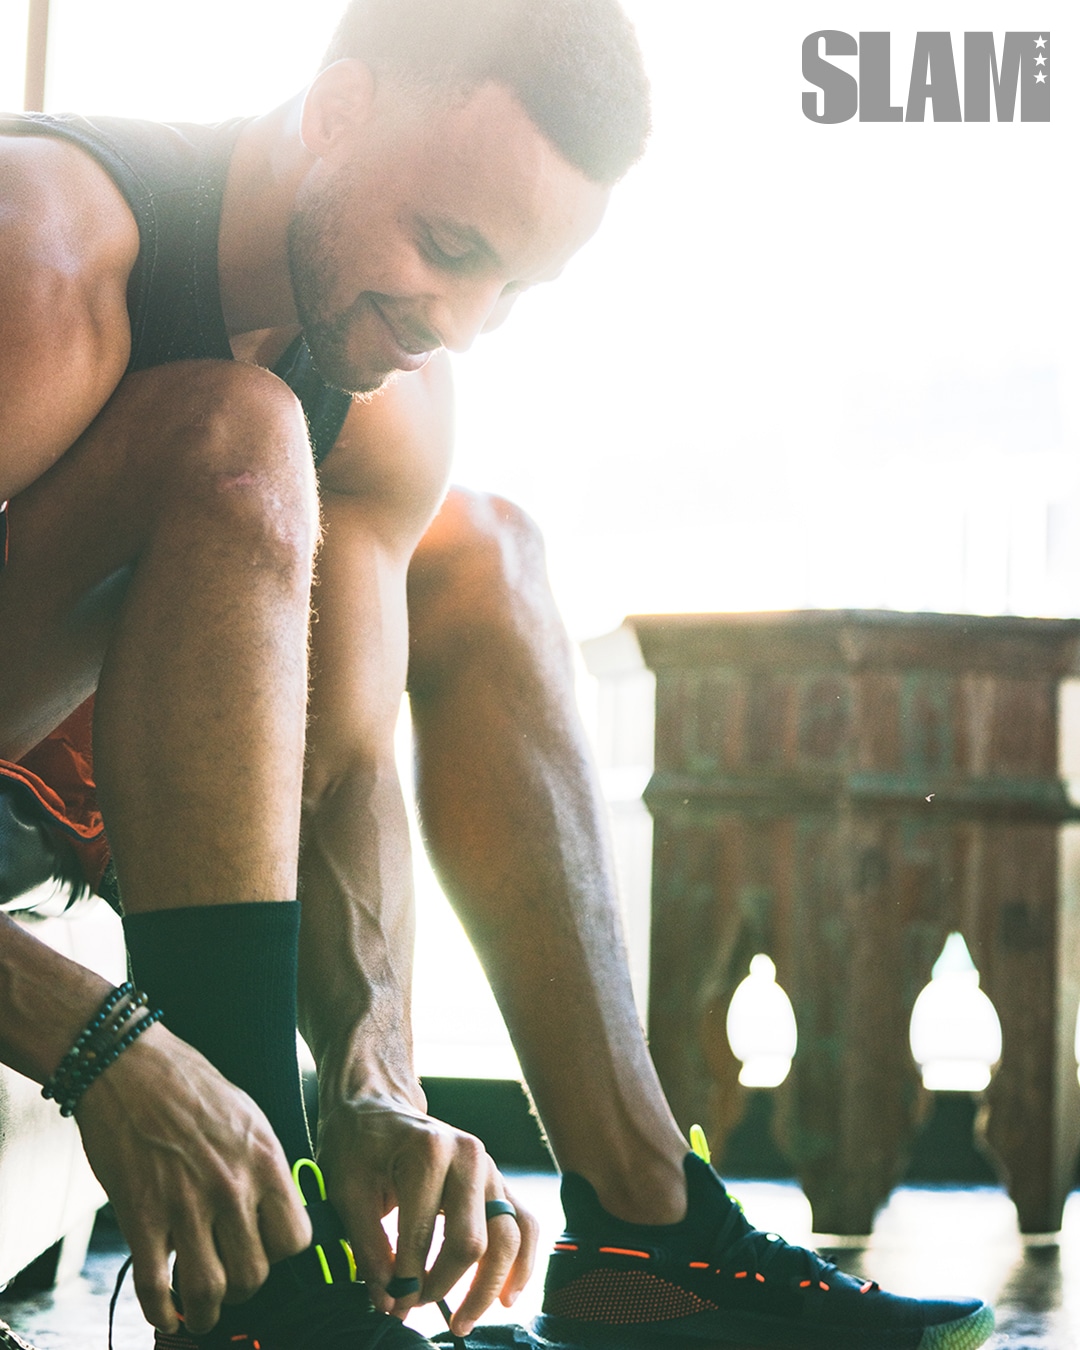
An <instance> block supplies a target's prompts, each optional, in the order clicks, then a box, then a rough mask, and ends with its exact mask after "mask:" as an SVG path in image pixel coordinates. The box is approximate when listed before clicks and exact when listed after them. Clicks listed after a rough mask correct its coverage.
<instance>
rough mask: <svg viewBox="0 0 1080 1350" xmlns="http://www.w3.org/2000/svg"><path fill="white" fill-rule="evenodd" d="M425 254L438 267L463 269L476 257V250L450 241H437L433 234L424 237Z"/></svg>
mask: <svg viewBox="0 0 1080 1350" xmlns="http://www.w3.org/2000/svg"><path fill="white" fill-rule="evenodd" d="M423 246H424V252H425V253H426V254H427V256H428V257H429V258H430V259H431V261H432V262H433V263H435V264H436V266H438V267H448V268H455V267H462V266H464V265H466V264H468V263H469V262H470V261H471V260H472V258H473V257H474V250H473V249H472V247H471V246H470V245H468V244H455V243H453V242H452V241H450V240H446V239H436V238H435V236H434V235H432V234H426V235H425V236H424V245H423Z"/></svg>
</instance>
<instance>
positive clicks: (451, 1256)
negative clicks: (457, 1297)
mask: <svg viewBox="0 0 1080 1350" xmlns="http://www.w3.org/2000/svg"><path fill="white" fill-rule="evenodd" d="M496 1178H497V1173H496V1172H495V1164H494V1163H493V1162H492V1161H491V1159H490V1158H489V1157H488V1155H487V1151H486V1150H485V1148H484V1146H483V1144H481V1142H480V1141H479V1139H475V1138H473V1136H472V1135H467V1134H462V1135H459V1136H458V1138H457V1141H456V1146H455V1149H454V1157H453V1160H452V1164H451V1166H450V1167H449V1168H448V1169H447V1170H446V1172H445V1174H444V1178H443V1179H442V1183H441V1184H442V1196H441V1200H440V1201H436V1207H437V1208H439V1207H441V1209H442V1211H443V1214H444V1216H445V1222H444V1225H443V1235H442V1246H441V1247H440V1248H439V1254H438V1256H437V1257H436V1258H435V1261H434V1263H433V1265H432V1267H431V1270H430V1271H429V1272H428V1275H427V1279H425V1281H424V1302H425V1303H434V1302H435V1300H436V1299H440V1298H445V1296H446V1295H447V1294H448V1293H449V1292H450V1290H451V1289H453V1287H454V1285H455V1284H457V1282H458V1280H460V1279H461V1277H462V1275H464V1274H465V1272H466V1271H467V1270H468V1269H469V1267H470V1266H472V1265H475V1263H476V1262H477V1261H479V1260H480V1259H481V1257H482V1256H483V1255H484V1252H485V1250H486V1249H487V1244H488V1233H487V1225H486V1223H485V1220H484V1199H485V1196H486V1195H490V1194H491V1193H492V1192H493V1191H494V1190H495V1188H496ZM429 1246H430V1243H429ZM400 1257H401V1248H400V1246H399V1247H398V1258H399V1260H400ZM496 1292H498V1291H496Z"/></svg>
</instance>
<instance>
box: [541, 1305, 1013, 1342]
mask: <svg viewBox="0 0 1080 1350" xmlns="http://www.w3.org/2000/svg"><path fill="white" fill-rule="evenodd" d="M718 1316H719V1314H718V1313H714V1312H709V1313H699V1314H697V1315H696V1316H694V1317H685V1318H680V1319H679V1320H678V1321H677V1322H671V1323H667V1324H664V1323H659V1322H649V1323H645V1324H640V1323H639V1324H638V1325H636V1326H635V1325H631V1326H623V1327H612V1326H598V1325H597V1324H596V1323H595V1322H575V1321H571V1320H570V1318H567V1317H549V1316H547V1315H546V1314H544V1313H541V1314H540V1315H539V1316H538V1317H536V1318H535V1319H534V1320H533V1323H532V1332H533V1334H534V1336H535V1337H536V1338H537V1342H538V1347H539V1350H639V1348H640V1350H977V1348H978V1347H979V1346H980V1345H982V1344H984V1343H985V1342H986V1341H987V1340H989V1339H990V1337H991V1335H993V1331H994V1311H993V1309H992V1308H990V1307H987V1306H983V1307H982V1308H978V1309H976V1311H975V1312H973V1313H971V1314H969V1316H967V1317H963V1318H958V1319H957V1320H956V1321H954V1322H942V1323H940V1324H939V1325H938V1326H936V1327H924V1328H923V1330H922V1332H921V1333H920V1332H919V1331H918V1329H917V1328H911V1327H905V1328H897V1329H895V1330H891V1331H890V1330H881V1331H866V1330H863V1329H851V1328H847V1327H829V1328H827V1327H821V1326H810V1325H803V1326H800V1327H795V1326H792V1325H791V1323H790V1322H786V1323H779V1322H771V1321H770V1320H768V1319H765V1318H761V1317H753V1316H747V1315H746V1314H745V1313H743V1314H738V1313H731V1314H730V1315H729V1317H728V1318H727V1320H726V1325H725V1326H724V1327H723V1328H721V1329H719V1330H718V1329H717V1327H716V1318H717V1317H718Z"/></svg>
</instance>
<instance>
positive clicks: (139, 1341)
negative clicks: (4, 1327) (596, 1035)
mask: <svg viewBox="0 0 1080 1350" xmlns="http://www.w3.org/2000/svg"><path fill="white" fill-rule="evenodd" d="M513 1186H514V1189H515V1191H516V1192H517V1194H518V1196H519V1198H520V1199H521V1200H522V1201H523V1202H524V1203H526V1204H528V1205H530V1206H531V1208H532V1209H533V1210H534V1212H535V1213H536V1214H537V1215H538V1217H539V1218H540V1220H541V1224H542V1227H543V1241H544V1245H545V1248H546V1246H547V1245H548V1244H549V1243H550V1241H551V1240H552V1239H553V1238H554V1236H555V1235H556V1234H557V1232H558V1230H559V1227H560V1224H561V1213H560V1210H559V1205H558V1188H557V1183H556V1181H555V1179H554V1178H553V1177H551V1176H539V1175H535V1174H528V1175H522V1176H517V1177H515V1178H514V1179H513ZM731 1189H732V1190H733V1191H734V1192H735V1193H736V1194H737V1195H738V1196H739V1198H740V1199H741V1200H742V1202H743V1205H744V1207H745V1209H746V1211H747V1213H748V1215H749V1216H750V1218H751V1219H752V1220H753V1222H754V1223H755V1224H756V1225H757V1226H759V1227H761V1228H767V1229H773V1230H776V1231H778V1232H781V1233H783V1234H784V1236H785V1237H787V1238H789V1240H791V1241H796V1242H802V1243H806V1242H809V1241H810V1239H811V1234H810V1229H809V1225H810V1214H809V1209H808V1206H807V1204H806V1201H805V1199H804V1197H803V1195H802V1192H801V1191H800V1190H799V1189H798V1188H797V1187H796V1186H794V1185H785V1184H777V1183H769V1182H755V1181H747V1182H732V1183H731ZM123 1255H124V1252H123V1251H122V1249H121V1248H120V1246H119V1243H118V1242H117V1240H116V1236H115V1234H114V1233H111V1232H110V1231H109V1230H107V1229H105V1228H103V1227H102V1226H99V1233H98V1236H97V1238H96V1239H95V1243H94V1246H93V1248H92V1250H91V1254H90V1259H89V1260H88V1262H87V1265H86V1267H85V1269H84V1272H83V1275H82V1277H81V1278H79V1279H78V1280H75V1281H72V1282H70V1283H69V1284H68V1285H67V1286H66V1287H65V1288H63V1289H60V1290H57V1291H55V1292H54V1293H51V1294H38V1295H34V1296H27V1297H22V1298H17V1299H16V1298H12V1297H11V1295H5V1296H3V1297H0V1317H2V1318H4V1319H5V1320H7V1321H8V1322H9V1323H11V1325H12V1326H14V1327H15V1328H16V1329H17V1330H18V1331H20V1333H21V1334H22V1335H23V1336H25V1337H27V1338H28V1339H29V1340H30V1341H32V1342H33V1343H34V1345H35V1346H37V1347H39V1350H105V1346H106V1341H107V1323H108V1302H109V1295H110V1294H111V1293H112V1287H113V1283H114V1279H115V1275H116V1271H117V1269H118V1267H119V1265H120V1262H121V1260H122V1258H123ZM833 1259H836V1260H837V1261H838V1264H840V1265H841V1266H842V1267H843V1268H845V1269H848V1270H851V1271H852V1272H853V1273H856V1274H861V1275H865V1276H868V1277H870V1278H873V1279H876V1280H878V1281H879V1283H880V1284H881V1285H882V1286H883V1287H884V1288H887V1289H891V1290H893V1291H894V1292H897V1293H907V1294H915V1295H926V1296H931V1295H941V1294H976V1295H978V1296H980V1297H982V1298H984V1299H988V1300H990V1301H991V1302H992V1303H993V1304H994V1306H995V1307H996V1309H997V1314H998V1331H997V1334H996V1335H995V1337H994V1338H993V1339H992V1340H991V1341H990V1343H989V1344H990V1347H991V1350H1004V1347H1006V1346H1007V1347H1009V1350H1080V1192H1077V1193H1074V1194H1073V1195H1072V1196H1071V1197H1070V1200H1069V1204H1068V1207H1067V1209H1066V1213H1065V1225H1064V1228H1063V1231H1062V1234H1061V1239H1060V1242H1059V1243H1058V1244H1057V1245H1053V1246H1048V1245H1042V1246H1038V1245H1025V1244H1024V1243H1023V1242H1022V1241H1021V1239H1020V1237H1019V1235H1018V1233H1017V1231H1016V1222H1015V1215H1014V1211H1013V1208H1012V1205H1011V1203H1010V1202H1009V1200H1008V1199H1007V1197H1006V1196H1005V1195H1004V1193H1003V1192H1001V1191H999V1190H995V1189H992V1188H975V1189H963V1190H958V1189H949V1188H939V1189H931V1188H926V1189H924V1188H905V1189H902V1190H899V1191H896V1192H895V1193H894V1194H893V1197H892V1199H891V1200H890V1202H889V1204H888V1206H887V1207H886V1208H885V1209H884V1210H883V1211H882V1213H881V1214H880V1216H879V1218H878V1222H877V1225H876V1226H875V1230H874V1233H873V1236H872V1238H871V1240H870V1243H869V1245H868V1246H866V1247H865V1248H864V1249H862V1250H848V1251H843V1252H840V1253H837V1254H835V1255H834V1258H833ZM540 1267H541V1268H540V1269H539V1271H538V1274H537V1275H536V1277H535V1278H534V1280H533V1283H532V1284H531V1285H530V1287H529V1289H528V1290H527V1291H526V1292H525V1294H524V1295H523V1296H522V1298H521V1299H520V1301H519V1303H518V1306H517V1307H516V1308H515V1309H514V1319H513V1320H517V1321H526V1322H527V1321H528V1319H529V1318H530V1317H531V1316H532V1315H533V1314H534V1313H535V1312H536V1311H538V1309H539V1302H540V1296H541V1285H542V1283H543V1271H542V1263H540ZM453 1301H454V1300H453V1298H451V1303H453ZM490 1320H493V1321H500V1320H506V1321H508V1320H511V1319H510V1318H509V1317H497V1316H493V1317H492V1318H491V1319H490ZM410 1325H415V1326H416V1327H417V1329H418V1330H420V1331H423V1332H425V1333H427V1334H431V1335H433V1334H435V1333H436V1332H437V1331H440V1330H442V1329H443V1328H442V1324H441V1319H440V1318H439V1316H438V1314H437V1313H435V1312H434V1310H430V1309H425V1310H423V1311H422V1313H421V1314H419V1315H417V1316H416V1317H414V1319H413V1320H412V1322H411V1323H410ZM151 1345H152V1336H151V1334H150V1333H149V1331H148V1330H147V1328H146V1326H145V1324H144V1323H143V1322H142V1319H141V1317H140V1314H139V1309H138V1306H137V1304H136V1302H135V1299H134V1295H133V1293H132V1291H131V1285H130V1280H129V1281H128V1283H127V1285H126V1287H125V1289H124V1291H123V1294H122V1296H121V1299H120V1304H119V1310H118V1322H117V1331H116V1335H115V1339H114V1346H115V1350H150V1347H151Z"/></svg>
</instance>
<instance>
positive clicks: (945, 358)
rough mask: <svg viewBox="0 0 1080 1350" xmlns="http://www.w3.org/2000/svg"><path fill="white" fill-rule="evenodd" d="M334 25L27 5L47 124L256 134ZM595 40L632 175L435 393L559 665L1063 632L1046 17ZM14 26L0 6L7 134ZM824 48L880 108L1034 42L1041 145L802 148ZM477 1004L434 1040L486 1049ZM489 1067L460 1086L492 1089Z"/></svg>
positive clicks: (923, 14) (646, 9) (1068, 245)
mask: <svg viewBox="0 0 1080 1350" xmlns="http://www.w3.org/2000/svg"><path fill="white" fill-rule="evenodd" d="M537 2H538V3H540V2H542V0H537ZM338 7H339V0H306V2H305V3H304V4H303V5H301V6H297V5H296V4H294V3H289V4H284V3H279V2H278V0H261V2H260V3H255V0H178V3H173V4H165V3H161V2H160V0H53V3H52V22H51V35H50V68H49V79H48V84H47V90H46V106H47V108H49V109H50V110H53V111H56V110H61V109H75V110H80V111H89V112H110V113H117V114H126V115H133V116H144V117H152V118H174V119H190V120H214V119H218V118H223V117H227V116H233V115H236V114H246V113H252V112H257V111H259V110H261V109H264V108H266V107H269V106H271V105H272V104H274V103H276V102H279V101H281V100H283V99H284V98H285V97H287V96H288V95H289V94H291V93H292V92H293V91H294V90H295V89H297V88H299V87H301V86H302V85H303V84H304V83H305V81H306V80H307V79H308V77H309V76H310V74H311V73H312V71H313V70H314V69H315V68H316V66H317V63H318V59H319V55H320V52H321V50H322V49H323V47H324V46H325V44H326V41H327V38H328V36H329V33H330V31H331V29H332V27H333V23H334V20H335V16H336V13H337V10H338ZM627 8H628V9H629V11H630V13H631V16H632V17H633V18H634V20H635V22H636V23H637V25H638V29H639V33H640V36H641V39H642V43H643V45H644V48H645V52H646V60H647V63H648V67H649V70H650V73H651V77H652V80H653V85H654V91H655V122H656V130H655V136H654V139H653V144H652V147H651V149H650V152H649V154H648V156H647V157H646V159H645V160H644V161H643V163H642V164H641V165H640V166H639V167H638V168H636V169H635V170H634V171H633V173H632V174H631V175H630V177H629V178H628V179H627V181H626V182H625V184H624V185H622V186H621V187H620V189H619V191H618V193H617V195H616V200H615V202H614V205H613V207H612V210H611V213H610V216H609V219H608V222H607V223H606V225H605V227H604V229H603V230H602V231H601V233H600V235H599V236H598V237H597V239H596V240H595V241H594V242H593V243H592V244H591V245H590V246H589V248H588V249H587V250H586V251H585V253H584V254H583V255H582V256H581V257H580V258H579V259H577V260H576V261H575V262H574V263H573V264H572V265H571V267H570V269H569V270H568V272H567V274H566V276H565V277H564V279H563V280H561V281H560V282H559V283H558V285H557V286H553V287H551V288H547V289H545V290H544V291H542V292H538V293H535V294H532V295H530V296H528V297H526V299H525V300H523V301H522V303H521V305H520V306H519V309H518V312H517V313H516V314H515V315H514V316H513V318H512V319H511V321H510V323H509V324H508V326H507V327H506V328H505V329H503V330H502V331H501V332H500V333H498V334H497V335H495V336H492V337H490V338H486V339H483V340H481V341H480V342H479V343H478V344H477V347H476V349H475V351H474V352H472V353H470V354H469V355H468V356H466V357H464V358H460V359H458V360H457V361H456V363H455V364H456V368H457V372H458V387H459V419H458V425H459V432H458V446H459V448H458V460H457V471H456V476H457V477H458V479H459V480H460V481H462V482H465V483H468V484H469V485H472V486H476V487H482V488H489V489H494V490H497V491H500V492H503V493H505V494H507V495H508V496H510V497H512V498H514V499H515V500H517V501H518V502H519V503H521V504H522V505H524V506H525V507H526V508H527V509H528V510H529V511H530V512H531V513H532V514H533V516H534V517H535V518H536V519H537V520H538V521H539V523H540V524H541V526H542V527H543V529H544V532H545V534H546V537H547V540H548V548H549V561H550V570H551V575H552V580H553V583H554V585H555V587H556V591H557V593H558V595H559V598H560V601H561V603H562V605H563V609H564V612H565V614H566V618H567V621H568V624H569V626H570V629H571V632H572V634H573V635H574V636H575V637H576V638H578V639H583V638H587V637H591V636H594V635H596V634H599V633H602V632H604V631H606V630H608V629H611V628H613V627H615V626H616V625H617V624H618V623H619V621H620V620H621V619H622V617H623V616H624V615H625V614H627V613H633V612H639V613H640V612H648V611H660V610H729V609H747V608H787V607H802V606H815V607H816V606H874V607H877V606H884V607H894V608H900V609H938V610H958V611H964V610H972V611H978V612H985V613H1023V614H1037V615H1076V614H1080V456H1078V455H1077V441H1078V434H1080V425H1078V424H1080V398H1078V391H1077V375H1076V371H1077V356H1078V350H1077V349H1078V345H1080V340H1078V338H1077V315H1078V314H1080V303H1078V301H1080V296H1078V294H1077V290H1078V287H1077V262H1076V254H1077V249H1076V243H1075V234H1076V215H1075V210H1074V209H1072V208H1071V206H1070V203H1071V202H1072V201H1073V199H1074V197H1075V191H1076V188H1075V181H1074V180H1075V177H1076V167H1075V145H1076V137H1075V132H1076V130H1077V126H1078V118H1077V92H1076V91H1077V80H1076V58H1075V38H1076V36H1077V31H1078V27H1080V24H1078V19H1077V9H1076V6H1075V5H1072V4H1067V3H1064V0H1012V3H1008V4H1005V3H999V2H998V0H953V2H950V0H935V3H934V4H932V5H930V4H917V3H915V4H913V3H909V2H908V0H904V2H903V3H901V0H890V3H869V2H868V0H861V2H860V3H854V2H853V0H828V3H825V4H820V3H819V4H816V5H813V6H808V5H807V4H806V3H805V0H776V2H775V3H773V4H770V5H767V6H765V5H744V6H731V5H727V4H724V3H721V0H627ZM26 17H27V15H26V4H25V2H24V0H0V105H6V106H8V107H10V108H18V107H20V106H21V100H22V83H23V53H24V36H25V25H26ZM825 27H829V28H840V29H843V30H845V31H848V32H851V33H858V31H859V30H860V29H877V30H888V31H891V33H892V34H893V67H894V79H893V89H894V101H902V99H903V95H904V92H905V91H906V88H907V82H908V75H909V72H910V61H911V49H912V44H913V41H914V35H915V32H916V31H917V30H918V29H934V30H947V31H949V32H951V33H952V34H953V35H954V42H955V43H956V44H957V48H958V62H959V50H960V48H961V46H962V39H961V38H960V36H959V35H960V34H962V33H963V32H964V31H966V30H976V29H977V30H993V31H994V32H995V33H997V34H998V37H999V40H1000V36H1001V34H1002V33H1003V32H1004V31H1005V30H1006V29H1019V30H1035V29H1046V30H1049V31H1051V32H1052V42H1053V47H1052V62H1053V65H1052V80H1053V85H1052V120H1051V122H1050V123H1049V124H1025V123H1020V122H1015V123H1012V124H998V123H996V122H991V123H988V124H935V123H933V122H929V121H928V122H926V123H922V124H914V123H905V124H889V125H883V124H875V123H859V122H857V121H853V122H849V123H845V124H842V125H839V126H820V125H816V124H814V123H811V122H810V121H809V120H807V119H806V118H805V117H804V116H803V113H802V110H801V94H802V91H803V89H804V88H805V87H806V84H805V81H804V80H803V78H802V74H801V69H800V62H801V45H802V40H803V38H804V37H805V36H806V35H807V33H809V32H811V31H812V30H814V29H817V28H825ZM847 64H848V65H852V64H853V63H852V62H848V63H847ZM420 885H421V890H422V891H423V892H424V894H425V896H428V894H429V892H430V882H429V881H428V880H426V879H422V880H421V883H420ZM448 923H449V921H448V920H447V919H446V918H445V917H444V916H442V915H441V913H440V914H436V913H435V912H434V911H432V915H431V917H430V918H428V919H427V920H426V922H425V923H424V924H422V928H423V930H424V932H425V934H426V935H427V937H426V940H425V942H424V943H423V944H422V946H421V949H420V954H419V958H418V960H419V974H420V982H421V986H423V985H424V984H426V983H434V982H435V981H436V980H440V981H442V980H445V977H446V972H447V971H448V970H449V969H453V970H454V971H455V972H457V971H459V970H460V969H462V968H464V965H465V963H466V962H467V961H468V960H469V959H470V958H469V956H468V953H467V950H466V949H465V948H464V947H463V946H462V945H461V943H460V940H459V939H457V938H456V937H454V936H453V932H452V930H451V929H450V928H449V927H444V925H448ZM432 934H435V935H437V936H436V939H435V940H434V941H433V940H432V939H431V935H432ZM448 944H449V945H448ZM474 983H475V982H474ZM469 987H470V988H471V987H472V986H471V985H470V986H469ZM485 998H486V995H484V994H483V993H481V992H480V991H479V986H478V985H477V992H476V994H475V997H474V996H473V995H472V994H463V995H462V997H461V999H459V1000H458V1003H459V1013H458V1016H459V1017H460V1018H462V1019H466V1020H467V1019H468V1018H471V1017H473V1016H474V1015H475V1018H476V1019H478V1025H479V1024H480V1023H483V1024H484V1025H485V1026H488V1025H490V1009H489V1007H488V1005H487V1004H486V1002H485V1001H484V1000H485ZM470 1000H472V1001H471V1002H470ZM446 1018H447V1009H446V1008H445V1006H444V1007H443V1008H441V1009H440V1010H439V1011H438V1013H437V1014H436V1013H435V1012H434V1011H433V1012H432V1014H431V1015H430V1016H428V1014H427V1013H425V1012H424V1010H423V1009H422V1008H418V1020H419V1022H420V1027H421V1042H422V1054H421V1067H428V1068H435V1069H439V1068H442V1069H444V1070H446V1071H460V1070H461V1069H462V1067H463V1066H462V1064H461V1062H460V1061H459V1060H454V1059H453V1055H454V1054H457V1052H456V1051H452V1050H451V1049H449V1048H448V1045H449V1042H447V1041H446V1031H445V1028H446ZM425 1027H427V1028H428V1030H427V1031H425ZM429 1033H430V1034H429ZM440 1035H441V1036H442V1037H443V1041H444V1043H443V1045H442V1048H441V1049H438V1048H434V1049H433V1048H431V1047H432V1046H434V1045H435V1041H436V1040H438V1038H439V1036H440ZM454 1035H455V1037H456V1043H459V1044H460V1043H461V1041H462V1039H463V1038H462V1037H461V1036H460V1035H459V1034H458V1033H457V1032H455V1033H454ZM477 1035H479V1036H480V1039H481V1040H483V1039H484V1037H485V1036H488V1033H487V1032H484V1033H482V1034H481V1033H479V1032H478V1033H477ZM425 1037H426V1039H425ZM492 1038H494V1039H492ZM464 1039H468V1037H465V1038H464ZM489 1040H491V1041H492V1045H494V1044H495V1042H496V1041H498V1046H497V1048H494V1049H491V1050H490V1053H489V1054H488V1057H487V1058H486V1059H485V1063H484V1067H485V1069H486V1071H488V1072H495V1073H497V1072H501V1071H503V1069H505V1068H506V1066H507V1065H510V1066H511V1067H512V1060H511V1059H509V1058H508V1056H509V1051H508V1048H507V1047H506V1045H505V1042H504V1041H502V1040H498V1033H491V1036H490V1037H489ZM424 1047H427V1048H424ZM425 1055H427V1056H428V1059H427V1062H426V1063H425V1060H424V1056H425Z"/></svg>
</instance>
